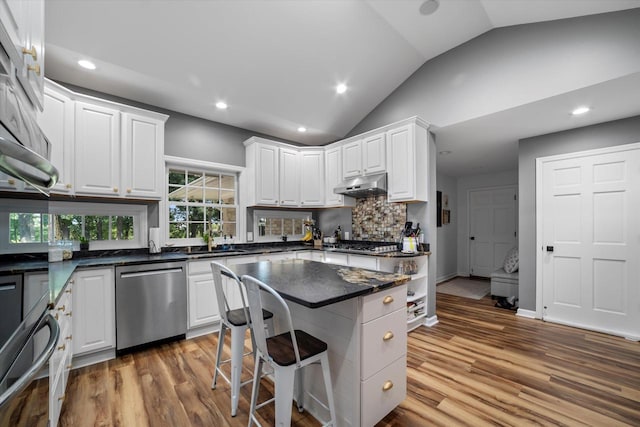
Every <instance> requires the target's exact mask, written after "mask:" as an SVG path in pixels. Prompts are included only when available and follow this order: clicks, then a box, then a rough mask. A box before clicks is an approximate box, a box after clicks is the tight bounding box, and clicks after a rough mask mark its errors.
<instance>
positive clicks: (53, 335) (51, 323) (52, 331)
mask: <svg viewBox="0 0 640 427" xmlns="http://www.w3.org/2000/svg"><path fill="white" fill-rule="evenodd" d="M45 326H48V327H49V341H48V342H47V345H46V346H45V347H44V350H42V353H40V355H39V356H38V358H37V359H36V360H35V361H34V362H33V364H32V365H31V366H30V367H29V369H28V370H27V371H26V372H25V373H24V374H23V375H22V376H21V377H20V378H18V380H17V381H16V382H15V383H13V384H12V385H11V386H10V387H9V388H7V390H6V391H5V392H4V393H2V395H0V408H2V407H3V406H4V404H5V403H7V402H8V401H9V400H10V399H11V398H13V397H14V396H15V395H17V394H18V393H20V392H21V391H22V390H23V389H24V388H25V387H27V386H28V385H29V384H30V383H31V381H32V380H33V377H35V376H36V374H37V373H38V372H39V371H40V369H42V367H43V366H44V365H45V364H46V363H47V362H48V361H49V358H50V357H51V355H52V354H53V351H54V350H55V348H56V344H57V342H58V338H60V325H58V322H56V319H54V318H53V316H51V315H50V314H47V315H46V316H44V317H43V318H42V320H41V321H40V323H39V324H38V327H37V328H36V329H35V330H34V331H33V333H32V335H31V337H30V338H29V339H30V340H31V339H32V338H33V336H34V335H35V334H36V333H37V332H38V331H40V329H42V328H44V327H45ZM28 341H29V340H28Z"/></svg>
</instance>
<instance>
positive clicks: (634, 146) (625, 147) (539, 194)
mask: <svg viewBox="0 0 640 427" xmlns="http://www.w3.org/2000/svg"><path fill="white" fill-rule="evenodd" d="M638 149H640V142H634V143H631V144H622V145H613V146H611V147H604V148H596V149H593V150H583V151H575V152H572V153H564V154H556V155H553V156H545V157H538V158H536V319H542V318H543V317H542V305H543V294H542V286H543V283H542V266H543V262H542V258H543V251H542V247H543V246H544V236H543V230H542V214H543V212H542V201H543V198H544V194H543V191H542V190H543V189H542V185H543V182H542V170H543V167H544V165H545V163H548V162H554V161H558V160H570V159H575V158H578V157H591V156H597V155H600V154H610V153H617V152H620V151H630V150H638ZM538 248H541V249H540V250H538ZM606 333H610V332H606Z"/></svg>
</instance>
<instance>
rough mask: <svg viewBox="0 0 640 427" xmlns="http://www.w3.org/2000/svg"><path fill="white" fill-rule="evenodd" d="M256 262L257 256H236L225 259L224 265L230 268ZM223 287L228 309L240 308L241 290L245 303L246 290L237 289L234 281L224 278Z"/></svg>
mask: <svg viewBox="0 0 640 427" xmlns="http://www.w3.org/2000/svg"><path fill="white" fill-rule="evenodd" d="M256 261H258V256H257V255H248V256H236V257H229V258H227V259H226V262H225V264H226V265H227V267H231V266H232V265H238V264H245V263H248V262H256ZM224 286H225V292H226V295H227V302H228V303H229V307H230V308H231V309H232V310H233V309H235V308H240V307H242V295H240V292H241V289H242V292H243V293H244V300H245V302H247V294H246V289H244V287H242V288H240V287H238V284H237V283H235V281H234V280H232V279H229V278H227V277H225V278H224Z"/></svg>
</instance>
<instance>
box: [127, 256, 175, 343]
mask: <svg viewBox="0 0 640 427" xmlns="http://www.w3.org/2000/svg"><path fill="white" fill-rule="evenodd" d="M186 332H187V275H186V263H185V262H167V263H156V264H139V265H127V266H122V267H116V351H118V352H121V351H122V350H124V349H129V350H131V349H132V347H137V346H140V345H143V344H148V343H151V342H154V341H160V340H168V339H173V338H184V337H185V334H186Z"/></svg>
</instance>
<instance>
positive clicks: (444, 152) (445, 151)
mask: <svg viewBox="0 0 640 427" xmlns="http://www.w3.org/2000/svg"><path fill="white" fill-rule="evenodd" d="M438 154H440V155H441V156H448V155H449V154H451V151H448V150H444V151H440V152H439V153H438Z"/></svg>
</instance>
